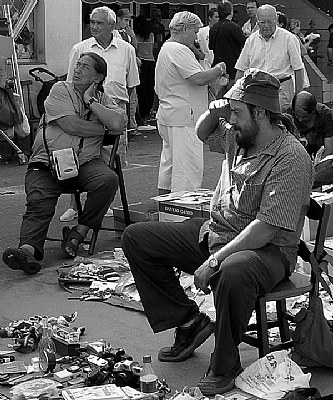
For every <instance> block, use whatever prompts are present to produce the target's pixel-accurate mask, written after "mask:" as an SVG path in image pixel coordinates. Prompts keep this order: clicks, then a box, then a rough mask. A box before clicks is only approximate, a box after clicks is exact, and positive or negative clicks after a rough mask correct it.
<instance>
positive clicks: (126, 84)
mask: <svg viewBox="0 0 333 400" xmlns="http://www.w3.org/2000/svg"><path fill="white" fill-rule="evenodd" d="M89 51H91V52H93V53H96V54H98V55H100V56H101V57H103V58H104V60H105V61H106V63H107V66H108V70H107V76H106V79H105V83H104V90H105V93H106V94H108V95H109V96H111V97H112V98H113V99H117V100H122V101H126V102H128V101H129V98H128V93H127V88H131V87H134V86H137V85H139V83H140V80H139V71H138V67H137V63H136V56H135V50H134V47H133V46H132V45H131V44H129V43H127V42H125V41H124V40H122V39H119V38H117V37H113V39H112V41H111V43H110V45H109V46H108V47H106V48H105V49H104V48H103V47H102V46H101V45H100V44H99V43H98V42H97V41H96V39H95V38H93V37H91V38H89V39H86V40H84V41H82V42H80V43H77V44H76V45H74V46H73V48H72V50H71V52H70V54H69V68H68V77H67V79H68V80H69V81H71V80H72V78H73V74H74V68H75V65H76V63H77V60H78V59H79V58H80V56H81V54H83V53H86V52H89Z"/></svg>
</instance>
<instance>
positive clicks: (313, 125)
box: [290, 90, 333, 188]
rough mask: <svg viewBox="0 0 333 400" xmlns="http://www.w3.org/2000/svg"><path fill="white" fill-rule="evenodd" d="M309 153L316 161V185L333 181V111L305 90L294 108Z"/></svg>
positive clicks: (294, 101)
mask: <svg viewBox="0 0 333 400" xmlns="http://www.w3.org/2000/svg"><path fill="white" fill-rule="evenodd" d="M290 112H291V114H292V116H293V118H294V122H295V125H296V128H297V129H298V131H299V134H300V140H301V141H302V142H303V144H304V146H305V148H306V150H307V152H308V153H309V154H310V156H311V158H312V160H313V161H314V164H315V182H314V187H315V188H316V187H319V186H322V185H330V184H332V183H333V167H332V158H333V156H332V155H333V110H331V109H330V108H329V107H327V106H326V105H325V104H322V103H318V102H317V100H316V98H315V96H314V95H313V94H312V93H310V92H307V91H305V90H302V91H301V92H299V93H298V94H297V95H295V97H294V98H293V101H292V108H291V110H290Z"/></svg>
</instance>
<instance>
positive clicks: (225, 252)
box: [215, 219, 280, 263]
mask: <svg viewBox="0 0 333 400" xmlns="http://www.w3.org/2000/svg"><path fill="white" fill-rule="evenodd" d="M279 230H280V228H279V227H277V226H273V225H270V224H267V223H266V222H262V221H260V220H259V219H255V220H254V221H252V222H251V223H250V224H249V225H248V226H247V227H246V228H245V229H244V230H243V231H242V232H241V233H240V234H239V235H238V236H236V237H235V239H233V240H232V241H231V242H229V243H228V244H227V245H225V246H224V247H223V248H222V249H220V250H218V251H217V252H216V253H215V257H216V258H217V259H218V260H219V262H220V263H221V262H222V261H223V260H225V259H226V258H227V257H229V256H230V255H231V254H234V253H237V252H239V251H243V250H252V249H260V248H261V247H264V246H265V245H266V244H268V243H269V242H270V241H271V240H272V239H273V237H274V236H275V235H276V233H277V232H278V231H279Z"/></svg>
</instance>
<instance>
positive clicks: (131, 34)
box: [125, 26, 135, 38]
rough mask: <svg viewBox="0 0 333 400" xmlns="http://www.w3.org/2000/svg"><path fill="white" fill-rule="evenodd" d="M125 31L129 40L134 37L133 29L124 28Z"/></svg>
mask: <svg viewBox="0 0 333 400" xmlns="http://www.w3.org/2000/svg"><path fill="white" fill-rule="evenodd" d="M125 31H126V33H127V34H128V35H129V36H130V37H131V38H134V37H135V33H134V31H133V29H132V28H131V27H130V26H126V28H125Z"/></svg>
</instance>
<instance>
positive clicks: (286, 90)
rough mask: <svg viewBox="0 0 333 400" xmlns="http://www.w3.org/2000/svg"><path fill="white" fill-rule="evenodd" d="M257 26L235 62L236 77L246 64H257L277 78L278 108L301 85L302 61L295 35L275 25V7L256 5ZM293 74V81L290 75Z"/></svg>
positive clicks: (284, 107)
mask: <svg viewBox="0 0 333 400" xmlns="http://www.w3.org/2000/svg"><path fill="white" fill-rule="evenodd" d="M257 20H258V24H259V30H258V31H257V32H255V33H253V34H252V35H251V36H250V37H249V38H248V39H247V41H246V43H245V45H244V47H243V50H242V52H241V54H240V56H239V58H238V60H237V62H236V65H235V68H236V69H237V73H236V80H237V79H239V78H241V77H242V76H243V74H244V71H246V70H247V69H248V68H259V69H261V70H263V71H266V72H269V73H271V74H272V75H274V76H275V77H276V78H277V79H279V81H280V84H281V87H280V104H281V108H282V111H284V110H285V109H287V108H288V107H290V105H291V102H292V99H293V97H294V94H295V93H298V92H299V91H300V90H302V88H303V68H304V65H303V61H302V57H301V50H300V44H299V42H298V40H297V38H296V36H295V35H293V34H292V33H291V32H288V31H287V30H285V29H282V28H280V27H278V26H277V13H276V9H275V8H274V7H273V6H271V5H269V4H264V5H262V6H261V7H259V8H258V12H257ZM293 75H295V85H294V82H293V79H292V76H293Z"/></svg>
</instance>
